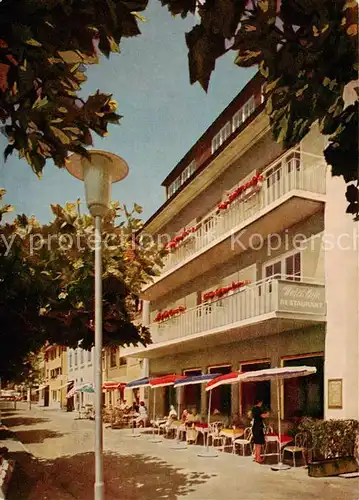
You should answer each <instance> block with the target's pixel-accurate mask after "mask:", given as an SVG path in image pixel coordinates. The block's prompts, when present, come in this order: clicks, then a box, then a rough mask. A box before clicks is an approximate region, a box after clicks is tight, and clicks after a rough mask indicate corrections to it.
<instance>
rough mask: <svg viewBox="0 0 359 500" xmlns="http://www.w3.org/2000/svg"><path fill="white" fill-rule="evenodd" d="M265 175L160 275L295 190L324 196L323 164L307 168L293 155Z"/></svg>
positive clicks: (202, 227) (208, 222)
mask: <svg viewBox="0 0 359 500" xmlns="http://www.w3.org/2000/svg"><path fill="white" fill-rule="evenodd" d="M297 155H298V153H297ZM263 176H264V181H263V183H262V185H261V187H260V189H259V190H258V191H256V192H255V193H253V195H252V196H251V197H249V198H247V199H246V201H245V202H244V201H240V200H238V201H234V202H232V203H231V204H230V206H229V207H228V208H227V209H226V210H221V211H217V210H215V211H214V212H212V213H210V214H209V215H208V216H207V217H206V218H205V219H203V220H202V221H201V222H200V223H199V225H198V226H197V227H198V229H197V231H196V232H195V233H192V234H191V235H190V236H188V237H187V238H186V239H185V240H184V241H183V242H182V243H181V245H180V246H178V247H177V248H175V249H174V250H172V251H171V252H170V253H169V254H168V255H167V256H166V257H165V259H164V267H163V268H162V271H161V273H165V272H167V271H169V270H170V269H172V268H174V267H176V266H177V265H179V264H181V263H182V262H183V261H184V260H185V259H187V258H189V257H191V256H192V255H194V254H196V253H197V252H199V251H201V250H203V249H204V248H205V247H207V246H208V245H211V244H213V243H215V242H216V240H219V239H220V238H222V237H224V235H225V234H226V233H229V232H230V231H233V230H235V228H236V227H238V226H240V225H241V224H243V223H245V221H246V220H248V219H249V218H250V217H253V216H255V215H256V214H258V216H259V217H260V216H261V211H262V210H263V209H266V208H269V209H270V207H271V205H272V204H274V203H275V202H277V201H278V200H280V198H282V197H284V196H285V195H286V194H288V193H290V192H291V191H293V190H301V191H307V192H308V193H316V194H325V178H326V166H325V165H324V164H323V163H318V164H315V165H311V166H308V165H305V164H304V161H303V156H302V159H301V158H300V157H299V156H294V155H293V153H290V154H288V155H286V156H285V157H284V158H283V159H282V160H281V161H279V162H275V163H274V166H273V165H271V167H270V168H268V169H267V170H266V171H264V172H263Z"/></svg>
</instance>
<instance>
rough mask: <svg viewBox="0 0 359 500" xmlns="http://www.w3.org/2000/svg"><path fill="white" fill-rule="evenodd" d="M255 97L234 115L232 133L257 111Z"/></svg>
mask: <svg viewBox="0 0 359 500" xmlns="http://www.w3.org/2000/svg"><path fill="white" fill-rule="evenodd" d="M255 107H256V105H255V101H254V96H253V95H252V97H250V98H249V99H248V101H247V102H245V103H244V105H243V106H242V107H241V108H240V109H239V110H238V111H237V112H236V113H235V114H234V115H233V118H232V132H234V131H235V130H236V129H237V128H238V127H239V126H240V125H241V124H242V123H243V122H245V121H246V120H247V118H248V117H249V116H250V115H251V114H252V113H253V111H254V110H255Z"/></svg>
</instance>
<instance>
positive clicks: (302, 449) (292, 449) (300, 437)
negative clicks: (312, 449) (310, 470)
mask: <svg viewBox="0 0 359 500" xmlns="http://www.w3.org/2000/svg"><path fill="white" fill-rule="evenodd" d="M286 451H287V452H289V453H291V454H292V457H293V466H294V467H295V466H296V463H295V454H296V453H301V454H302V457H303V460H304V464H305V465H306V464H307V459H306V452H307V435H306V434H305V433H303V432H299V433H298V434H297V435H296V436H295V440H294V446H286V447H285V448H284V449H283V459H284V455H285V452H286Z"/></svg>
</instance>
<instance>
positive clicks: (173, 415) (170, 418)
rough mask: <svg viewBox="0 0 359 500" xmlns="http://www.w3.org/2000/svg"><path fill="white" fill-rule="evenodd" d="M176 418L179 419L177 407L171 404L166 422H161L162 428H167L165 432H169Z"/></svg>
mask: <svg viewBox="0 0 359 500" xmlns="http://www.w3.org/2000/svg"><path fill="white" fill-rule="evenodd" d="M176 419H177V412H176V410H175V407H174V406H173V405H171V407H170V411H169V414H168V417H167V419H166V422H165V423H163V424H160V428H161V429H163V430H165V432H167V431H168V430H169V429H170V428H171V425H172V423H173V421H174V420H176Z"/></svg>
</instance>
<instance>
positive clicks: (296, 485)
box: [4, 409, 359, 500]
mask: <svg viewBox="0 0 359 500" xmlns="http://www.w3.org/2000/svg"><path fill="white" fill-rule="evenodd" d="M75 417H76V414H73V413H72V414H71V413H66V412H61V411H60V412H59V411H56V410H55V411H53V412H46V413H45V412H42V411H41V410H37V409H36V410H31V411H25V410H19V411H18V412H12V414H11V416H9V418H5V419H4V420H7V421H8V422H9V426H10V425H11V427H12V429H13V430H14V431H16V433H17V436H18V437H21V439H22V440H23V442H24V446H25V448H26V449H28V450H29V451H30V452H31V454H27V453H26V452H25V451H24V449H22V451H20V450H21V448H17V450H18V451H15V448H13V449H14V455H15V457H14V458H15V459H16V460H18V464H19V466H18V469H17V470H16V469H15V471H16V473H15V474H14V478H13V481H12V484H11V492H9V500H46V499H49V500H50V499H51V500H74V499H75V500H90V499H91V498H93V483H94V455H93V449H94V422H93V421H87V420H76V419H75ZM171 444H173V443H172V442H171V441H169V440H164V441H162V442H161V443H158V444H154V443H151V442H150V440H149V439H148V437H147V436H142V437H139V438H136V439H134V438H132V436H131V430H129V429H124V430H112V429H108V428H105V429H104V449H105V453H104V470H105V483H106V500H133V499H135V500H165V499H166V500H221V499H222V498H226V500H238V499H239V498H240V499H241V500H307V499H308V500H322V499H323V498H325V499H326V500H339V499H341V498H345V499H346V500H358V499H359V495H358V491H359V490H358V486H359V482H358V480H357V479H351V480H347V479H341V478H319V479H314V478H310V477H308V473H307V470H305V469H303V468H301V467H297V468H292V469H290V470H288V471H284V472H273V471H271V470H270V467H269V466H259V465H258V464H256V463H254V462H253V461H252V460H251V458H250V457H242V456H238V455H232V454H231V453H219V455H218V457H217V458H214V459H213V458H200V457H198V452H199V451H200V448H199V447H198V446H189V447H188V448H187V449H185V450H178V451H175V450H173V449H171ZM12 445H14V446H20V447H21V445H20V444H19V443H15V444H14V443H12ZM10 493H11V496H10Z"/></svg>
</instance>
